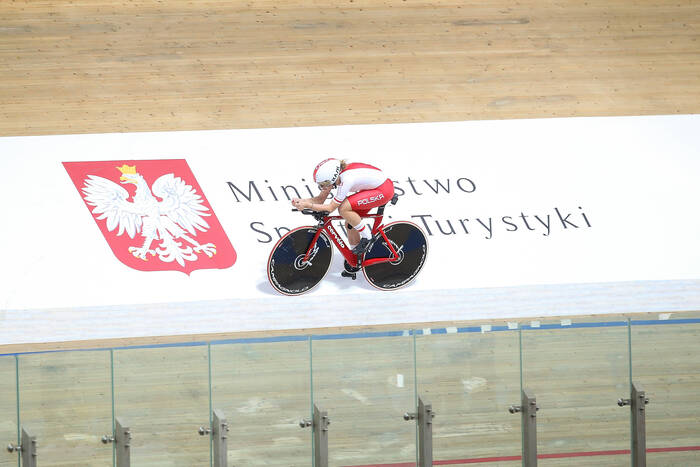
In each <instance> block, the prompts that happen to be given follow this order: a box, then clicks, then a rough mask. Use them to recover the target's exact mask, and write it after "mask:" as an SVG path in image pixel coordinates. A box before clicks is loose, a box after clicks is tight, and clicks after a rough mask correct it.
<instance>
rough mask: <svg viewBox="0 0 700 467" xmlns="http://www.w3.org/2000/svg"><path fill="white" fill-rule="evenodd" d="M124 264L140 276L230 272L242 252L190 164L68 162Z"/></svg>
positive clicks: (88, 202) (78, 186)
mask: <svg viewBox="0 0 700 467" xmlns="http://www.w3.org/2000/svg"><path fill="white" fill-rule="evenodd" d="M63 166H64V167H65V168H66V170H67V171H68V175H69V176H70V178H71V180H73V183H74V184H75V187H76V188H77V189H78V192H79V193H80V196H81V197H82V198H83V201H85V205H86V206H87V207H88V209H89V210H90V213H91V214H92V217H93V219H95V222H97V225H98V226H99V228H100V230H101V231H102V235H104V237H105V240H107V243H109V246H110V248H112V251H113V252H114V254H115V255H116V257H117V258H119V260H120V261H121V262H122V263H124V264H126V265H127V266H129V267H131V268H134V269H138V270H139V271H181V272H184V273H186V274H190V273H191V272H192V271H194V270H196V269H225V268H229V267H231V266H233V264H234V263H235V262H236V251H235V250H234V249H233V245H231V242H230V241H229V239H228V237H227V236H226V233H225V232H224V229H223V228H222V227H221V224H220V223H219V220H218V219H217V218H216V214H214V210H213V209H212V207H211V205H210V204H209V201H207V198H206V196H204V191H202V188H201V187H200V186H199V184H198V183H197V180H196V179H195V178H194V174H192V171H191V170H190V167H189V166H188V165H187V162H186V161H185V160H184V159H170V160H137V161H134V160H124V161H99V162H64V163H63Z"/></svg>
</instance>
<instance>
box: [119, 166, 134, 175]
mask: <svg viewBox="0 0 700 467" xmlns="http://www.w3.org/2000/svg"><path fill="white" fill-rule="evenodd" d="M117 169H118V170H119V171H120V172H121V173H122V174H135V173H136V166H135V165H126V164H124V165H122V166H121V167H117Z"/></svg>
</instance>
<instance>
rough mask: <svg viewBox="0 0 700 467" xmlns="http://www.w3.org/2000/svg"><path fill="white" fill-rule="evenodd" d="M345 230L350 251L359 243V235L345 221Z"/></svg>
mask: <svg viewBox="0 0 700 467" xmlns="http://www.w3.org/2000/svg"><path fill="white" fill-rule="evenodd" d="M345 229H346V231H347V232H348V243H349V244H350V249H351V250H352V249H353V248H355V246H356V245H357V244H358V243H360V234H359V233H357V230H355V229H353V228H352V226H351V225H350V222H347V221H345Z"/></svg>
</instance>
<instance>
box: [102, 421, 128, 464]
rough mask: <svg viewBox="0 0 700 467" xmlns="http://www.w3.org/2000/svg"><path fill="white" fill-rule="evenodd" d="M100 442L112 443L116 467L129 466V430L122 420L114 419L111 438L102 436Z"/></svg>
mask: <svg viewBox="0 0 700 467" xmlns="http://www.w3.org/2000/svg"><path fill="white" fill-rule="evenodd" d="M102 442H103V443H104V444H110V443H114V450H115V452H116V457H117V467H130V466H131V430H130V429H129V427H128V426H127V425H126V424H125V423H124V422H123V421H122V420H120V419H119V418H115V419H114V433H113V434H112V435H111V436H107V435H105V436H103V437H102Z"/></svg>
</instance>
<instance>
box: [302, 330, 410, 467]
mask: <svg viewBox="0 0 700 467" xmlns="http://www.w3.org/2000/svg"><path fill="white" fill-rule="evenodd" d="M397 334H398V335H394V333H381V332H377V333H369V334H344V335H337V336H314V337H313V341H312V350H313V351H312V363H313V364H312V378H313V397H314V401H313V402H314V404H315V405H316V406H317V407H318V408H319V410H321V411H327V412H328V417H329V419H330V421H331V425H330V430H329V433H328V438H329V441H328V451H329V459H330V464H331V465H338V466H346V467H348V466H356V465H367V464H390V463H411V465H412V464H413V463H415V462H416V424H415V421H409V422H407V421H404V419H403V414H404V413H406V412H415V410H416V394H415V382H414V348H413V345H414V338H413V336H412V335H410V333H409V332H408V331H405V332H398V333H397ZM404 334H405V335H404Z"/></svg>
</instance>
